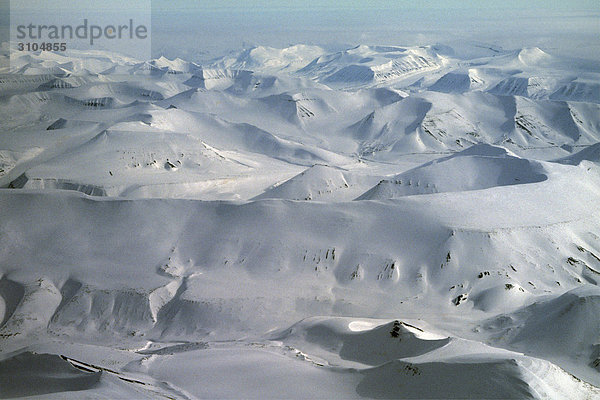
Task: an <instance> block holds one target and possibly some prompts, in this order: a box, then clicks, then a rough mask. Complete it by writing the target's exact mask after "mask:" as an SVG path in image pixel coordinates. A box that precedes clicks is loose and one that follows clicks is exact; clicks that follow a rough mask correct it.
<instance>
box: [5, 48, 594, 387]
mask: <svg viewBox="0 0 600 400" xmlns="http://www.w3.org/2000/svg"><path fill="white" fill-rule="evenodd" d="M2 56H3V57H8V51H7V50H6V48H4V50H3V53H2ZM11 68H12V70H11V71H4V74H2V75H1V76H0V90H1V92H0V93H1V94H0V120H2V121H3V123H2V132H1V135H2V139H1V141H0V186H1V187H2V188H3V189H2V190H0V210H1V217H0V238H1V240H0V274H1V275H0V349H1V353H0V372H1V373H0V397H5V398H11V397H19V396H36V395H38V396H44V398H62V397H65V396H67V397H68V396H73V397H76V396H79V395H85V396H90V397H148V398H156V397H159V396H164V397H172V398H173V397H174V398H186V399H187V398H239V397H243V398H273V397H277V398H280V397H285V398H290V397H291V398H307V397H309V398H315V397H316V398H363V397H367V398H567V397H568V398H581V399H587V398H594V397H595V396H598V395H600V389H599V388H598V387H599V386H600V378H599V377H600V375H599V372H600V369H599V368H600V366H599V365H600V353H599V351H600V350H599V349H600V347H599V346H600V337H599V332H600V319H599V318H598V315H600V289H598V282H600V239H599V238H600V68H599V67H598V66H597V64H595V63H593V62H588V61H585V60H579V59H571V58H564V57H560V56H556V55H553V54H550V53H549V52H546V51H544V50H542V49H540V48H535V47H534V48H523V49H515V50H507V49H503V48H500V47H497V46H480V45H477V46H472V45H465V46H463V47H456V48H452V47H449V46H445V45H431V46H416V47H399V46H365V45H360V46H356V47H352V48H348V49H346V50H343V51H339V52H330V51H327V50H325V49H324V48H322V47H319V46H313V45H295V46H290V47H287V48H283V49H277V48H271V47H260V46H259V47H252V48H247V49H244V50H241V51H239V52H235V53H230V54H228V55H227V56H225V57H222V58H219V59H216V60H213V61H212V62H210V63H206V64H203V65H200V64H196V63H193V62H188V61H186V60H182V59H179V58H177V59H174V60H171V59H167V58H165V57H161V58H157V59H154V60H150V61H146V62H139V61H136V60H133V59H128V58H125V57H120V56H117V55H114V54H111V53H107V52H95V53H76V52H70V53H68V54H55V53H47V52H43V53H41V54H36V55H26V56H22V57H20V58H18V59H17V60H13V62H12V64H11ZM31 365H35V366H36V368H35V369H33V370H32V369H31V368H30V366H31ZM23 371H29V372H27V373H25V372H23ZM56 371H59V372H56ZM55 372H56V373H55ZM79 391H83V392H79Z"/></svg>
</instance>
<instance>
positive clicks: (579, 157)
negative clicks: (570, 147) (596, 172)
mask: <svg viewBox="0 0 600 400" xmlns="http://www.w3.org/2000/svg"><path fill="white" fill-rule="evenodd" d="M582 161H591V162H594V163H600V143H596V144H592V145H590V146H587V147H585V148H584V149H583V150H580V151H578V152H576V153H573V154H571V155H569V156H566V157H562V158H559V159H558V160H556V162H559V163H562V164H571V165H578V164H580V163H581V162H582Z"/></svg>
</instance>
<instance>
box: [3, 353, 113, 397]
mask: <svg viewBox="0 0 600 400" xmlns="http://www.w3.org/2000/svg"><path fill="white" fill-rule="evenodd" d="M101 376H102V372H100V371H91V370H90V371H82V370H80V369H76V368H75V367H73V366H72V365H71V364H70V363H69V362H68V361H66V360H64V359H62V358H61V357H60V356H58V355H55V354H35V353H31V352H24V353H21V354H18V355H16V356H14V357H11V358H8V359H4V360H2V361H0V398H3V399H8V398H16V397H26V396H44V395H49V394H51V393H63V395H66V394H67V393H69V392H71V393H70V395H73V396H77V394H75V393H72V392H79V391H84V390H88V389H92V388H94V387H95V386H97V385H98V384H99V382H100V378H101ZM79 395H81V393H79Z"/></svg>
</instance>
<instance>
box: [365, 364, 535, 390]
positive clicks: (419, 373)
mask: <svg viewBox="0 0 600 400" xmlns="http://www.w3.org/2000/svg"><path fill="white" fill-rule="evenodd" d="M362 374H363V375H364V379H363V380H362V381H361V382H360V383H359V385H358V387H357V392H358V393H359V394H360V395H361V396H365V397H374V398H382V399H394V398H398V399H400V398H402V399H442V398H444V399H466V398H477V399H526V398H535V392H534V391H533V390H532V389H531V388H530V387H529V385H528V384H527V382H526V381H525V380H524V379H523V378H522V376H521V370H520V368H519V366H518V364H517V363H516V362H515V361H514V360H502V361H491V362H475V363H443V362H431V363H423V364H412V363H409V362H405V361H402V360H395V361H390V362H389V363H387V364H385V365H381V366H378V367H375V368H373V369H370V370H367V371H364V372H363V373H362Z"/></svg>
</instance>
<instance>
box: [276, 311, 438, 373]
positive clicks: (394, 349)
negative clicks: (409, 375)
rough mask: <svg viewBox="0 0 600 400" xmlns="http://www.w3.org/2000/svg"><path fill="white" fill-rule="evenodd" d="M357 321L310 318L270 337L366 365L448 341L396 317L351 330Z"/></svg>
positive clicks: (415, 353) (418, 352) (411, 354)
mask: <svg viewBox="0 0 600 400" xmlns="http://www.w3.org/2000/svg"><path fill="white" fill-rule="evenodd" d="M356 322H357V321H354V320H352V319H351V318H323V317H315V318H309V319H307V320H303V321H301V322H299V323H297V324H295V325H293V326H292V327H290V328H288V329H287V330H285V331H283V332H282V333H280V334H276V335H273V336H272V337H271V339H272V340H281V341H283V342H284V343H286V344H291V345H292V346H294V347H297V348H300V349H302V350H303V351H305V352H307V353H308V354H310V355H312V356H319V355H320V357H321V358H328V357H331V355H329V356H328V355H327V354H326V353H328V352H333V353H334V355H333V356H334V357H339V358H340V359H341V360H347V361H354V362H357V363H360V364H364V365H369V366H376V365H381V364H384V363H387V362H389V361H392V360H395V359H399V358H405V357H414V356H418V355H422V354H425V353H428V352H430V351H432V350H434V349H437V348H439V347H442V346H445V345H446V344H447V343H448V342H449V341H450V339H449V338H447V337H444V336H440V335H432V334H430V333H429V332H425V331H424V330H423V329H421V328H419V327H416V326H414V325H411V324H409V323H406V322H402V321H398V320H396V321H377V322H376V321H368V320H367V321H366V323H368V322H370V323H371V324H372V325H374V326H371V327H369V328H368V329H361V330H358V331H356V330H352V323H355V324H356ZM359 322H360V320H359ZM340 362H341V361H340ZM363 367H364V366H363Z"/></svg>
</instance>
